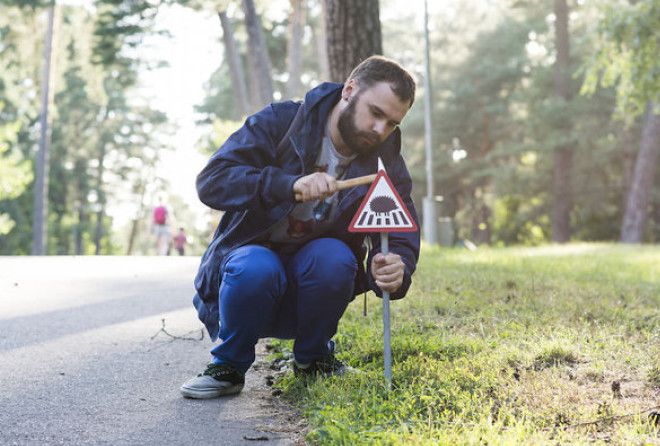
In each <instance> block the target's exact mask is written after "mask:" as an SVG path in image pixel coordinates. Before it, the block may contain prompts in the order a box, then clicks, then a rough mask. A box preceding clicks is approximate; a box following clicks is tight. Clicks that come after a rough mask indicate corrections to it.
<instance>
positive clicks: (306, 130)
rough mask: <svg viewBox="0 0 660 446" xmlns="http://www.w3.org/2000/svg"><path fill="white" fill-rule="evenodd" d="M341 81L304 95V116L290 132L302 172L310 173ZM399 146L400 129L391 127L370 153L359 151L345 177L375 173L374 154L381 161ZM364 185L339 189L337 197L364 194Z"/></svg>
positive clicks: (397, 149)
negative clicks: (298, 125)
mask: <svg viewBox="0 0 660 446" xmlns="http://www.w3.org/2000/svg"><path fill="white" fill-rule="evenodd" d="M342 88H343V85H342V84H337V83H331V82H325V83H323V84H321V85H319V86H318V87H315V88H313V89H312V90H310V91H309V92H308V93H307V94H306V95H305V101H304V102H303V104H302V106H303V107H305V109H304V113H305V119H304V121H303V125H302V127H301V128H300V130H298V131H297V132H294V133H293V135H292V136H291V138H292V141H293V143H294V147H295V149H296V151H297V152H298V154H299V155H300V157H301V158H302V160H303V163H304V173H305V174H309V173H311V169H312V168H313V166H314V162H315V161H316V158H317V157H318V153H319V150H321V140H322V135H323V133H324V132H325V124H326V121H327V120H328V117H329V115H330V112H331V111H332V108H333V107H334V105H335V104H336V103H337V102H338V101H339V99H340V97H341V89H342ZM400 149H401V132H400V131H399V130H398V129H397V130H395V131H394V132H393V133H392V134H391V135H390V136H389V138H387V139H386V140H385V141H384V142H383V143H382V144H381V145H380V147H379V148H378V150H377V151H376V152H375V153H373V154H371V155H360V156H358V157H357V158H355V159H354V160H353V161H352V162H351V165H350V166H349V168H348V170H347V172H346V178H354V177H358V176H362V175H369V174H372V173H376V172H377V170H378V157H379V156H381V157H382V158H383V161H384V162H385V163H386V164H387V161H389V160H390V159H392V157H393V156H395V155H396V154H398V153H399V151H400ZM367 190H368V186H360V187H355V188H352V189H349V190H347V191H343V193H341V194H340V201H345V200H348V201H352V200H351V197H353V196H354V195H355V196H360V194H362V195H364V194H365V193H366V191H367Z"/></svg>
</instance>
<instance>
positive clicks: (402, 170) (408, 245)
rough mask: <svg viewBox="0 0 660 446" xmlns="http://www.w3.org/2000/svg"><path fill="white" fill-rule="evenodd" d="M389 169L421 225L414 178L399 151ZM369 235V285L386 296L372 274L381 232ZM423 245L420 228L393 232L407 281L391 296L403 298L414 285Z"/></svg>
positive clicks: (390, 242)
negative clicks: (413, 184)
mask: <svg viewBox="0 0 660 446" xmlns="http://www.w3.org/2000/svg"><path fill="white" fill-rule="evenodd" d="M387 171H388V176H389V177H390V179H391V180H392V183H393V184H394V187H395V188H396V190H397V192H398V193H399V195H400V196H401V199H402V200H403V202H404V204H405V206H406V208H408V211H410V214H411V216H412V218H413V219H414V220H415V222H416V223H417V227H418V228H419V219H418V217H417V212H416V211H415V205H414V204H413V201H412V199H411V198H410V194H411V192H412V180H411V178H410V174H409V173H408V169H407V168H406V165H405V162H404V161H403V158H402V157H401V155H400V154H397V155H396V157H395V159H394V160H393V162H392V163H391V164H389V165H387ZM369 237H371V245H372V249H371V250H370V251H369V256H368V257H367V281H368V283H369V289H371V290H372V291H373V292H374V293H376V295H377V296H378V297H383V292H382V291H381V290H380V288H378V285H376V282H375V281H374V278H373V276H372V275H371V260H372V259H373V257H374V256H375V255H376V254H377V253H379V252H381V251H380V234H370V235H369ZM419 245H420V237H419V229H418V230H417V231H416V232H390V233H389V235H388V246H389V252H391V253H394V254H398V255H400V256H401V260H402V261H403V264H404V265H405V269H404V274H403V283H402V284H401V287H400V288H399V289H398V290H397V291H396V292H395V293H390V299H392V300H396V299H401V298H403V297H405V295H406V293H407V292H408V288H410V285H411V284H412V275H413V273H414V272H415V268H416V267H417V261H418V259H419Z"/></svg>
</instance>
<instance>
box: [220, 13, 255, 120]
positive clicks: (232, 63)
mask: <svg viewBox="0 0 660 446" xmlns="http://www.w3.org/2000/svg"><path fill="white" fill-rule="evenodd" d="M218 17H220V24H221V25H222V41H223V42H224V45H225V60H226V61H227V63H228V64H229V73H230V75H231V84H232V86H233V87H234V88H233V89H232V90H233V93H234V104H235V106H236V109H235V112H236V113H235V115H236V116H235V117H236V118H240V117H241V116H247V115H248V114H249V113H250V103H249V102H248V94H247V86H246V85H245V71H244V70H243V62H242V61H241V56H240V54H239V53H238V49H237V48H236V41H235V40H234V30H233V28H232V26H231V21H230V20H229V17H227V12H226V11H218Z"/></svg>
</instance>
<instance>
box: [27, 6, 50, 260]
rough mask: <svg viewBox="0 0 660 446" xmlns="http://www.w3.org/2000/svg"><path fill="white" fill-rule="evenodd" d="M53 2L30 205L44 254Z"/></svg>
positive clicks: (36, 248) (35, 238)
mask: <svg viewBox="0 0 660 446" xmlns="http://www.w3.org/2000/svg"><path fill="white" fill-rule="evenodd" d="M54 15H55V3H54V2H53V3H51V4H50V6H49V7H48V28H47V30H46V36H45V37H44V60H43V74H42V79H41V84H42V85H41V115H40V116H39V127H40V129H39V130H40V132H41V134H40V137H39V152H38V153H37V159H36V162H35V167H36V172H35V178H34V204H33V208H32V255H37V256H40V255H44V254H45V253H46V252H45V244H46V233H47V229H46V224H47V222H48V142H49V141H48V102H49V100H48V99H49V97H50V94H49V88H48V87H49V86H50V60H51V53H52V48H53V21H54Z"/></svg>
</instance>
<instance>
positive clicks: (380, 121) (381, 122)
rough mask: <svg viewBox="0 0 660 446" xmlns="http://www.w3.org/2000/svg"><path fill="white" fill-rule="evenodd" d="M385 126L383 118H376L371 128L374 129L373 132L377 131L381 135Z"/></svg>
mask: <svg viewBox="0 0 660 446" xmlns="http://www.w3.org/2000/svg"><path fill="white" fill-rule="evenodd" d="M386 128H387V123H386V122H385V120H384V119H378V120H376V122H374V126H373V128H372V130H373V131H374V133H377V134H379V135H381V136H382V135H383V134H385V130H386Z"/></svg>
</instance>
